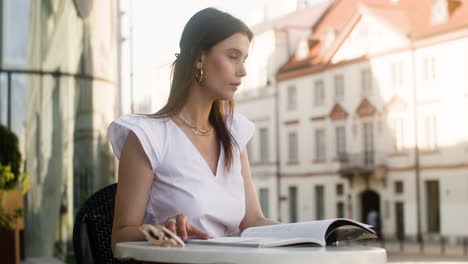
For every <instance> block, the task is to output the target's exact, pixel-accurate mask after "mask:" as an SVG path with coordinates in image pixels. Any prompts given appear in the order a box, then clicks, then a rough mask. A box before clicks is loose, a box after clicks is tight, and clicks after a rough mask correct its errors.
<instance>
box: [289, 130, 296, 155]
mask: <svg viewBox="0 0 468 264" xmlns="http://www.w3.org/2000/svg"><path fill="white" fill-rule="evenodd" d="M288 145H289V150H288V160H289V161H290V162H297V160H298V149H297V148H298V144H297V133H296V132H289V134H288Z"/></svg>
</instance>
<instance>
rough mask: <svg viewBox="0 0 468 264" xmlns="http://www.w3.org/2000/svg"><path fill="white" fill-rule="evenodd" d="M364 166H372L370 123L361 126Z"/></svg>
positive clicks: (372, 145) (372, 150)
mask: <svg viewBox="0 0 468 264" xmlns="http://www.w3.org/2000/svg"><path fill="white" fill-rule="evenodd" d="M363 142H364V165H366V166H373V165H374V125H373V124H372V123H370V122H366V123H364V124H363Z"/></svg>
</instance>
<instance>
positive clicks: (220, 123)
mask: <svg viewBox="0 0 468 264" xmlns="http://www.w3.org/2000/svg"><path fill="white" fill-rule="evenodd" d="M235 33H242V34H245V35H246V36H247V37H248V39H249V41H250V40H252V38H253V34H252V31H250V29H249V28H248V27H247V26H246V25H245V24H244V23H243V22H242V21H241V20H239V19H237V18H235V17H233V16H232V15H230V14H228V13H225V12H222V11H219V10H217V9H215V8H206V9H203V10H201V11H199V12H197V13H196V14H195V15H193V16H192V17H191V18H190V20H189V21H188V22H187V24H186V25H185V28H184V31H183V32H182V37H181V39H180V42H179V47H180V54H177V55H176V56H177V58H176V60H175V61H174V63H173V64H172V73H171V75H172V78H171V90H170V93H169V99H168V100H167V103H166V105H165V106H164V107H163V108H161V110H159V111H158V112H157V113H156V114H155V115H154V116H156V117H169V116H172V115H174V114H177V113H179V112H180V111H181V110H182V108H183V106H184V105H185V104H186V103H187V98H188V95H189V92H190V91H189V89H190V87H191V85H192V84H193V83H194V82H195V81H196V80H195V74H196V68H195V62H196V60H197V58H199V56H200V55H201V53H202V52H208V51H209V50H210V49H211V48H212V47H213V46H214V45H216V44H217V43H219V42H221V41H223V40H224V39H226V38H228V37H230V36H232V35H234V34H235ZM233 111H234V101H233V100H216V101H214V102H213V104H212V106H211V111H210V115H209V118H208V119H209V122H210V124H211V125H212V126H213V127H214V130H215V131H216V135H217V136H218V138H219V140H220V141H221V144H222V146H223V150H224V153H225V159H224V162H225V166H226V169H228V170H229V169H230V168H231V165H232V161H233V143H234V142H235V139H234V138H233V137H232V134H231V132H230V131H229V129H228V128H227V125H226V120H227V119H228V118H232V115H233ZM236 144H237V143H236Z"/></svg>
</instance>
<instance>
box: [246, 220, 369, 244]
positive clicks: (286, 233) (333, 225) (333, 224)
mask: <svg viewBox="0 0 468 264" xmlns="http://www.w3.org/2000/svg"><path fill="white" fill-rule="evenodd" d="M341 226H348V227H346V228H342V229H340V227H341ZM334 231H337V232H334ZM365 234H369V235H365ZM241 237H275V238H313V239H315V240H318V241H320V244H322V245H325V244H326V242H328V243H330V242H334V241H339V240H349V239H363V238H375V237H376V236H375V232H374V231H373V230H372V229H370V226H369V225H366V224H363V223H359V222H357V221H353V220H350V219H345V218H337V219H326V220H318V221H307V222H299V223H290V224H279V225H270V226H259V227H250V228H247V229H246V230H244V232H242V234H241ZM331 240H333V241H331Z"/></svg>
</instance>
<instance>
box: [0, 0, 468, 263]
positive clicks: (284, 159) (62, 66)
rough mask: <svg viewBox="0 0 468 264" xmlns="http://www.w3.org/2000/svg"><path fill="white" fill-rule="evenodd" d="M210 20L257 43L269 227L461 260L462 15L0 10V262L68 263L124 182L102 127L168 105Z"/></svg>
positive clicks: (407, 6) (258, 140)
mask: <svg viewBox="0 0 468 264" xmlns="http://www.w3.org/2000/svg"><path fill="white" fill-rule="evenodd" d="M209 6H213V7H216V8H219V9H221V10H223V11H226V12H229V13H231V14H233V15H234V16H237V17H239V18H240V19H242V20H243V21H244V22H246V24H248V25H249V26H250V28H251V29H252V31H253V32H254V34H255V38H254V40H253V41H252V45H251V49H250V55H249V58H248V60H247V62H246V68H247V74H248V75H247V77H245V80H243V84H242V87H241V89H240V90H239V92H238V93H237V94H236V112H239V113H241V114H243V115H245V116H246V117H247V118H249V119H250V120H251V121H253V122H254V123H255V124H256V131H255V134H254V137H253V138H252V140H251V141H250V143H249V144H248V147H247V150H248V152H249V159H250V165H251V170H252V176H253V179H254V182H255V184H256V188H257V192H258V195H259V199H260V203H261V206H262V209H263V211H264V213H265V215H266V216H267V217H269V218H272V219H276V220H279V221H283V222H296V221H307V220H316V219H324V218H336V217H347V218H352V219H355V220H358V221H362V222H366V223H371V224H373V225H374V226H376V229H377V231H378V232H379V233H380V234H381V236H380V240H379V241H376V242H373V243H369V244H371V245H376V246H382V247H385V248H387V250H388V254H389V261H390V262H439V263H445V262H467V263H468V227H467V226H466V223H468V1H466V0H315V1H312V0H309V1H296V0H271V1H267V0H250V1H247V0H238V1H228V0H225V1H221V0H192V1H182V0H175V1H156V0H108V1H95V0H0V23H1V26H0V61H1V65H0V123H1V125H3V127H4V128H6V130H8V131H12V132H13V134H14V135H16V138H17V139H18V147H19V151H20V154H21V158H20V159H19V164H18V168H19V169H18V170H17V171H16V174H15V177H14V179H15V181H16V182H14V184H13V183H11V182H12V181H11V180H5V179H7V178H6V177H7V175H10V174H8V173H7V171H8V170H7V169H6V167H2V166H6V165H7V164H1V165H2V166H0V198H2V199H1V203H0V205H1V207H0V251H1V252H3V254H4V255H3V257H9V256H10V257H11V256H13V255H14V256H18V258H20V259H21V261H22V262H23V263H74V260H73V250H72V239H73V234H72V231H73V224H74V217H75V214H76V212H77V210H78V209H79V208H80V206H81V205H82V204H83V202H84V201H85V200H86V199H87V198H88V197H89V196H90V195H91V194H92V193H94V192H95V191H97V190H99V189H100V188H102V187H104V186H106V185H108V184H110V183H113V182H116V181H117V180H118V179H117V173H116V172H117V166H118V161H117V160H116V158H115V157H114V154H113V152H112V149H111V146H110V144H109V140H108V137H107V126H108V125H109V123H110V122H111V121H112V120H113V119H115V118H116V117H118V116H120V115H122V114H127V113H154V112H156V111H157V110H158V109H159V108H161V107H162V106H163V105H164V103H165V101H166V99H167V96H168V93H169V85H170V70H171V68H170V66H171V63H172V62H173V61H174V59H175V56H174V54H175V53H178V52H179V48H178V41H179V38H180V35H181V33H182V30H183V26H184V25H185V23H186V22H187V21H188V19H189V18H190V17H191V16H192V15H193V14H194V13H195V12H197V11H198V10H200V9H203V8H205V7H209ZM2 129H3V128H2ZM3 135H4V134H3V133H2V137H3ZM10 138H11V137H8V139H7V137H6V136H5V138H3V139H1V140H4V141H9V140H10ZM0 151H2V152H7V151H10V150H7V149H4V150H0ZM13 172H15V171H14V170H13ZM25 176H26V177H25ZM8 181H10V183H11V184H9V185H8V184H3V183H4V182H7V183H8ZM15 189H22V190H27V192H19V194H18V195H5V193H7V192H12V191H14V190H15ZM6 197H10V198H11V199H10V200H12V199H13V200H14V201H13V203H15V202H16V203H17V205H11V204H9V203H7V201H6V200H7V198H6ZM15 208H23V210H22V214H21V215H17V216H16V217H15V216H14V213H13V211H14V209H15ZM12 219H13V220H14V222H15V223H14V224H13V226H7V225H5V224H4V222H8V221H10V220H12ZM0 262H1V260H0Z"/></svg>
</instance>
